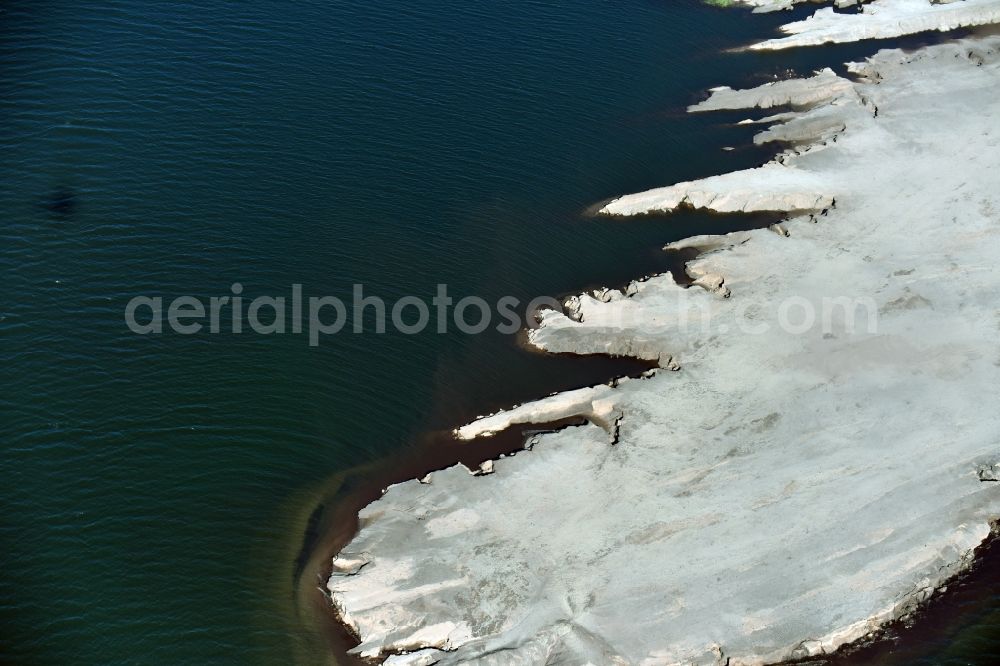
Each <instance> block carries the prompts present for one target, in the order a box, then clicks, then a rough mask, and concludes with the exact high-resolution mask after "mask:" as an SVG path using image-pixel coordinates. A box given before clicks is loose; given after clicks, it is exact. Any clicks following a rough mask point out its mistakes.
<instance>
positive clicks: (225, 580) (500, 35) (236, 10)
mask: <svg viewBox="0 0 1000 666" xmlns="http://www.w3.org/2000/svg"><path fill="white" fill-rule="evenodd" d="M0 12H2V13H0V114H2V115H0V120H2V122H0V155H2V156H3V157H2V159H0V211H2V212H3V222H4V223H3V227H2V230H0V270H2V274H3V279H4V282H3V284H4V287H5V290H4V292H5V296H4V298H3V301H2V304H0V340H2V347H0V365H2V368H3V370H2V377H3V379H2V383H0V410H2V414H3V425H4V426H5V427H4V429H3V440H2V441H3V445H2V446H3V458H2V462H0V473H2V485H0V498H2V502H3V507H4V509H5V510H4V511H3V513H2V518H0V539H2V544H0V552H2V558H3V562H2V564H3V566H2V570H0V621H2V634H0V641H2V643H0V655H2V657H4V661H10V662H13V663H19V664H26V663H39V664H62V663H74V664H108V663H137V664H138V663H155V664H162V663H273V662H275V661H277V660H279V659H285V660H287V659H289V658H292V657H294V658H296V659H298V660H303V661H305V662H313V661H315V660H317V659H318V657H319V655H318V654H316V653H311V654H307V656H305V657H303V655H302V653H301V652H300V651H293V649H292V645H293V643H294V639H295V638H296V637H295V635H294V634H295V633H296V632H298V631H305V629H304V628H301V627H299V626H297V625H296V623H295V622H294V621H291V620H290V619H289V598H290V596H291V594H290V590H291V587H292V582H291V575H290V571H291V568H292V565H291V562H292V560H293V558H294V557H295V554H296V552H297V550H298V548H299V545H300V543H301V540H302V532H303V528H304V522H305V516H307V515H308V514H309V512H310V511H311V509H312V506H313V505H314V503H315V501H316V498H317V497H319V496H321V495H322V494H323V489H324V488H326V487H328V486H329V485H330V483H331V480H332V479H333V478H334V477H336V475H337V474H338V473H340V472H342V471H344V470H346V469H349V468H352V467H355V466H357V465H363V464H367V463H371V462H373V461H377V460H384V459H386V458H390V459H391V458H392V456H398V455H399V454H400V452H402V451H405V450H407V449H409V448H410V447H412V446H413V444H412V442H413V441H414V440H415V438H416V436H417V435H418V433H420V432H422V431H423V430H425V429H427V428H430V427H447V426H448V425H452V424H454V423H455V422H457V421H459V420H461V419H462V418H463V417H466V416H468V415H470V414H474V413H477V412H482V411H486V410H488V409H491V408H493V407H496V406H499V405H502V404H506V403H509V402H511V401H513V400H523V399H525V398H528V397H531V396H533V395H538V394H540V393H543V392H547V391H550V390H554V389H556V388H569V387H572V386H576V385H579V384H580V383H581V382H584V381H595V380H594V379H593V378H592V377H591V376H590V374H588V373H592V372H597V371H596V370H595V371H591V370H581V369H579V368H580V366H579V365H578V364H576V363H575V362H570V361H568V360H567V359H550V358H543V357H539V356H534V355H530V354H526V353H524V352H521V351H520V350H518V349H517V347H516V345H515V343H514V340H513V338H512V336H502V335H498V334H487V335H480V336H474V337H473V336H463V335H461V334H455V333H452V334H448V335H436V334H433V333H426V334H422V335H416V336H404V335H399V334H386V335H378V334H375V333H373V332H370V331H369V332H368V333H365V334H361V335H358V334H353V333H342V334H339V335H337V336H332V337H330V338H328V339H326V340H324V342H323V344H322V346H320V347H319V348H318V349H314V348H310V347H309V346H308V344H307V342H306V340H305V339H304V337H303V336H294V335H283V336H259V335H250V334H244V335H232V334H220V335H208V334H203V335H195V336H190V337H184V336H178V335H163V336H146V337H140V336H136V335H133V334H131V333H129V331H128V330H127V328H126V327H125V324H124V320H123V310H124V307H125V304H126V303H127V301H128V300H129V299H130V298H132V297H133V296H135V295H141V294H146V295H150V296H154V295H161V296H164V297H166V298H167V299H169V298H172V297H174V296H179V295H194V296H198V297H201V298H208V297H210V296H217V295H225V294H227V293H228V291H229V287H230V285H231V284H232V283H233V282H241V283H242V284H243V285H244V286H245V288H246V293H245V295H246V296H247V298H248V299H249V298H252V297H253V296H255V295H260V294H270V295H287V294H288V292H289V289H290V285H291V284H293V283H301V284H303V285H304V288H305V290H306V292H307V293H308V294H316V295H327V294H329V295H339V296H347V295H349V294H350V290H351V285H352V284H354V283H363V284H364V285H365V288H366V291H368V292H369V293H374V294H379V295H381V296H383V297H385V298H388V299H394V298H398V297H400V296H402V295H407V294H413V295H417V296H421V297H425V298H429V297H430V296H432V295H433V294H434V290H435V285H437V284H438V283H447V284H449V285H450V287H451V292H452V293H453V294H454V295H455V296H462V295H467V294H477V295H481V296H484V297H486V298H489V299H495V298H496V297H498V296H500V295H508V294H509V295H513V296H516V297H518V298H520V299H522V301H527V300H529V299H530V298H532V297H534V296H537V295H540V294H550V295H559V294H563V293H566V292H570V291H574V290H578V289H580V288H582V287H585V286H588V285H596V284H606V283H612V284H613V283H620V282H624V281H626V280H627V279H629V278H632V277H637V276H639V275H642V274H647V273H650V272H652V271H658V270H663V269H665V268H666V265H667V264H666V260H665V258H664V257H662V256H661V255H660V253H659V252H658V251H657V250H656V248H658V247H659V246H660V245H662V244H663V243H664V242H667V241H670V240H674V239H677V238H680V237H684V236H687V235H691V234H692V233H703V232H710V231H713V230H721V229H723V228H725V227H726V225H730V224H732V223H733V222H732V221H721V220H718V219H711V218H706V217H704V216H686V217H683V218H677V219H672V220H663V219H658V220H645V221H633V222H627V223H623V222H609V221H594V220H592V219H589V218H588V217H587V216H586V215H585V214H584V211H585V210H586V209H587V208H588V207H589V206H591V205H592V204H594V203H595V202H597V201H599V200H601V199H604V198H607V197H610V196H613V195H616V194H619V193H622V192H628V191H635V190H639V189H643V188H647V187H652V186H656V185H661V184H664V183H667V182H671V181H675V180H681V179H688V178H693V177H698V176H704V175H708V174H711V173H717V172H721V171H724V170H730V169H734V168H742V167H745V166H750V165H754V164H757V163H759V162H760V161H761V160H762V159H764V157H765V154H764V153H760V152H757V151H754V150H750V149H740V150H736V151H732V152H723V151H721V150H720V149H721V147H723V146H727V145H732V146H745V145H747V144H748V140H749V136H750V135H749V131H748V130H746V129H745V128H738V127H735V126H732V125H729V124H726V123H725V122H724V121H726V120H731V119H730V118H726V117H725V116H713V117H689V116H686V115H684V114H683V112H682V111H683V107H684V106H685V105H686V104H688V103H690V102H692V101H694V100H696V99H697V98H698V96H699V94H700V92H699V91H702V90H703V89H705V88H707V87H709V86H711V85H716V84H719V83H730V84H747V83H753V82H759V81H762V80H764V79H765V78H766V77H768V76H771V75H775V74H783V73H784V72H785V71H786V70H787V69H788V68H789V67H793V68H796V69H798V70H800V71H804V72H805V71H809V70H810V69H812V68H813V67H816V66H819V65H820V64H825V63H828V62H829V63H831V64H833V63H838V62H841V61H843V60H844V58H846V57H856V56H857V55H859V54H863V53H866V52H869V51H870V50H872V49H871V47H870V46H864V47H851V48H844V49H836V50H833V49H828V50H824V51H822V52H819V51H817V52H807V53H802V54H796V55H794V56H790V55H788V54H782V55H780V56H774V55H758V54H741V55H733V54H729V55H721V52H722V51H723V50H724V49H726V48H729V47H731V46H736V45H739V44H742V43H745V42H747V41H749V40H750V39H752V38H754V37H759V36H762V35H765V34H767V33H768V32H769V31H770V30H772V29H773V27H774V26H776V25H777V24H778V23H779V22H780V21H782V20H787V18H788V17H787V15H786V16H780V17H779V16H768V17H753V18H750V17H749V15H748V14H746V13H744V12H739V11H725V10H719V9H713V8H709V7H705V6H703V5H701V4H700V3H698V2H696V1H694V0H690V1H666V0H663V1H653V0H642V1H635V2H610V1H599V0H585V1H582V2H581V1H577V2H569V1H568V0H564V1H552V2H542V1H541V0H536V1H529V0H520V1H512V2H507V3H499V2H492V1H486V0H463V1H461V2H460V1H457V0H443V1H441V2H435V3H420V4H411V3H400V2H389V1H381V2H371V3H348V2H340V1H328V2H318V1H308V2H298V3H295V4H280V5H279V4H276V3H269V2H263V1H260V0H257V1H250V2H245V3H239V4H236V3H173V2H170V3H168V2H128V3H126V2H107V3H101V4H97V3H90V2H77V3H46V2H33V3H27V2H9V3H5V4H4V5H2V6H0ZM977 612H980V611H977ZM982 612H986V611H982ZM966 624H968V623H966ZM963 626H965V625H963ZM974 626H979V625H974ZM977 631H978V630H977ZM981 633H982V631H980V634H981ZM991 645H994V646H995V644H991ZM929 649H930V651H931V652H932V653H933V649H935V648H933V647H932V648H929ZM981 652H982V649H981V647H977V648H976V652H975V653H976V654H979V653H981ZM922 654H926V651H925V653H922ZM934 654H937V653H934ZM968 654H971V653H968V652H962V653H961V654H960V655H959V656H958V657H957V658H958V659H969V657H968ZM928 658H929V659H932V661H931V662H930V663H934V661H933V656H932V657H928ZM956 663H966V661H959V662H956ZM979 663H990V662H988V661H980V662H979Z"/></svg>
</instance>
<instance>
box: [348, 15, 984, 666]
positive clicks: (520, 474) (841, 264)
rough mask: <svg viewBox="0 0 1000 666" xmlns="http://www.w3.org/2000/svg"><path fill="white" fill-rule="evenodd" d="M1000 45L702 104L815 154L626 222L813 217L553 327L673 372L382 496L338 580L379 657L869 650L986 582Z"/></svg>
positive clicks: (739, 659) (556, 332) (561, 658)
mask: <svg viewBox="0 0 1000 666" xmlns="http://www.w3.org/2000/svg"><path fill="white" fill-rule="evenodd" d="M972 2H973V0H966V4H972ZM998 53H1000V39H996V38H987V39H979V40H975V41H972V40H964V41H957V42H953V43H949V44H944V45H939V46H933V47H928V48H925V49H922V50H921V51H919V52H917V53H913V54H907V53H903V52H900V51H884V52H881V53H880V54H878V55H877V56H875V57H873V58H872V59H871V60H870V61H868V62H866V63H861V64H857V65H854V66H852V71H853V72H854V73H855V74H856V75H857V76H858V77H859V78H858V80H856V81H848V80H846V79H841V78H838V77H836V75H834V74H833V73H832V72H829V71H825V72H821V73H819V74H817V77H821V81H820V82H821V84H822V85H817V78H816V77H812V78H810V79H806V80H803V81H799V82H783V83H781V84H773V85H770V86H765V87H762V88H757V89H754V90H751V91H744V92H739V91H732V90H729V89H717V90H716V91H715V92H714V94H713V95H712V97H711V98H710V99H709V100H708V101H707V102H706V103H705V104H704V105H700V106H702V108H701V109H699V110H709V109H712V108H735V107H739V106H757V107H770V106H774V105H777V104H788V103H791V104H794V105H795V106H796V107H797V111H795V112H794V113H785V114H781V115H780V116H777V117H775V118H774V119H773V122H775V123H776V126H775V127H772V128H770V129H769V130H767V133H768V134H767V135H766V137H767V138H770V139H785V140H790V141H793V142H794V143H795V144H796V147H794V148H792V149H789V150H788V151H786V152H785V153H783V154H782V155H780V156H779V157H778V158H777V159H776V160H775V161H774V162H773V163H771V164H768V165H766V166H765V167H762V168H760V169H755V170H750V171H745V172H739V173H736V174H729V175H725V176H718V177H714V178H708V179H705V180H703V181H697V182H692V183H682V184H678V185H676V186H674V187H672V188H664V189H662V190H658V191H654V192H655V193H646V194H644V195H638V197H631V198H630V197H623V198H622V199H619V200H618V201H616V202H613V203H612V204H609V206H608V210H607V212H608V213H613V214H635V213H641V212H644V211H650V210H670V209H671V208H674V207H676V206H677V205H681V204H684V205H692V206H701V207H705V208H711V209H714V210H784V211H788V213H789V220H788V221H787V222H786V223H784V224H783V225H782V227H781V228H779V229H775V230H767V229H763V230H758V231H750V232H741V233H738V234H732V235H729V236H723V237H711V238H699V239H692V240H691V241H688V242H687V243H685V245H688V246H694V247H699V248H702V249H703V250H704V253H703V254H702V255H701V256H700V257H699V258H698V259H697V260H695V261H694V262H692V263H691V264H690V266H689V272H690V273H691V274H692V275H693V276H695V277H696V278H697V280H696V282H695V285H694V286H692V287H691V288H687V289H685V288H683V287H681V286H679V285H677V284H676V283H675V282H674V280H673V278H672V277H671V276H670V275H669V274H667V275H661V276H656V277H653V278H651V279H648V280H644V281H641V282H636V283H633V284H632V285H630V286H629V287H628V288H626V289H625V290H624V291H614V290H611V291H607V290H605V291H601V292H599V293H597V294H581V295H580V296H579V297H577V298H576V299H572V300H571V302H570V303H569V307H568V308H567V309H566V311H565V312H555V311H551V312H548V313H547V314H546V315H545V317H544V321H543V325H542V327H541V328H540V329H538V330H536V331H533V332H532V334H531V338H530V339H531V342H532V343H533V344H535V345H536V346H538V347H539V348H541V349H545V350H549V351H573V352H576V353H583V354H587V353H601V354H604V353H615V354H625V355H634V356H639V357H642V358H651V359H659V360H660V364H661V365H662V366H664V368H663V369H662V370H658V371H655V372H652V373H649V376H646V377H644V378H637V379H631V380H627V381H621V382H616V383H614V385H612V386H597V387H592V388H589V389H581V390H579V391H572V392H568V393H564V394H558V395H556V396H552V397H549V398H546V399H543V400H540V401H538V402H534V403H528V404H526V405H523V406H521V407H518V408H515V409H512V410H509V411H506V412H502V413H500V414H496V415H493V416H490V417H486V418H484V419H481V420H479V421H476V422H474V423H472V424H469V425H468V426H465V427H463V428H461V429H460V430H459V431H458V433H457V434H458V435H459V436H460V437H462V438H465V439H468V440H470V442H469V444H468V445H469V446H476V443H475V440H476V439H477V438H478V437H481V436H486V435H488V434H489V433H493V432H496V431H498V430H501V429H503V428H505V427H508V426H509V425H511V424H516V423H530V422H548V421H553V420H557V419H562V418H567V417H572V416H583V417H585V418H587V419H588V423H587V424H586V425H583V426H575V427H568V428H565V429H562V430H559V431H557V432H553V433H548V434H543V435H537V436H535V437H534V438H533V439H532V440H531V442H530V443H529V449H528V450H525V451H523V452H519V453H518V454H517V455H515V456H508V457H505V458H502V459H500V460H497V461H495V463H494V464H493V465H492V466H489V468H488V469H485V470H477V474H475V475H473V474H472V473H471V472H470V470H468V469H466V468H465V467H463V466H461V465H458V466H455V467H452V468H449V469H446V470H443V471H440V472H436V473H434V474H433V475H431V476H430V477H429V478H424V479H421V480H419V481H418V480H413V481H410V482H406V483H402V484H398V485H395V486H392V487H391V488H389V489H388V491H387V492H386V493H385V494H384V496H383V497H382V498H381V499H379V500H378V501H376V502H374V503H372V504H371V505H369V506H368V507H367V508H366V509H365V510H364V511H363V512H362V513H361V529H360V531H359V533H358V535H357V536H356V537H355V538H354V540H353V541H352V542H351V543H350V544H349V545H348V546H347V548H345V550H344V551H343V552H342V553H341V554H340V556H338V558H337V559H336V560H335V562H334V574H333V575H332V576H331V578H330V581H329V591H330V594H331V598H332V600H333V603H334V605H335V607H336V608H337V609H338V611H339V613H340V615H341V617H342V619H343V621H344V622H345V623H346V624H347V625H349V626H350V627H351V628H352V630H353V631H354V632H356V633H357V634H358V636H359V637H360V639H361V644H360V646H359V647H358V648H357V651H358V652H359V653H361V654H364V655H367V656H371V657H377V658H384V657H389V662H388V663H393V664H432V663H438V664H453V663H482V664H547V663H571V664H586V663H591V664H599V665H601V664H616V663H617V664H649V665H652V664H676V663H686V664H687V663H689V664H723V663H729V664H731V665H736V664H763V663H772V662H777V661H781V660H785V659H789V658H792V657H800V656H806V655H815V654H821V653H824V652H831V651H833V650H835V649H836V648H837V647H838V646H840V645H842V644H844V643H846V642H850V641H853V640H855V639H858V638H860V637H862V636H865V635H867V634H869V633H870V632H872V631H873V630H874V629H875V628H877V627H878V626H879V625H880V624H882V623H884V622H887V621H889V620H891V619H893V618H896V617H898V616H900V615H901V614H905V613H908V612H910V611H912V610H913V608H914V607H915V606H917V605H918V604H919V603H921V602H922V601H924V600H926V599H927V598H928V597H930V596H931V595H933V594H934V592H935V590H937V589H938V588H939V587H940V586H941V585H942V584H943V583H944V581H946V580H947V579H948V578H949V577H951V576H952V575H953V574H955V573H956V572H957V571H960V570H961V569H962V568H963V567H965V566H966V565H967V563H968V561H969V558H970V556H971V553H972V550H973V549H974V548H975V547H976V546H977V545H978V544H980V543H981V542H982V541H983V540H984V539H985V538H986V536H987V535H988V534H989V532H990V524H991V520H993V519H994V518H995V517H997V516H1000V485H998V484H997V483H996V482H995V481H993V480H992V479H994V478H997V477H998V474H997V469H1000V417H997V416H996V415H995V410H994V409H993V404H994V403H995V402H996V398H997V388H996V387H997V386H1000V351H998V349H1000V347H998V345H997V343H996V340H997V337H998V335H1000V310H998V307H997V303H1000V272H997V271H996V270H995V268H994V264H995V261H996V257H997V256H1000V192H998V191H997V188H996V187H995V176H994V174H995V173H997V170H998V169H1000V129H998V128H1000V122H998V120H1000V96H998V95H997V93H996V91H997V90H998V87H997V86H998V83H1000V55H998ZM623 202H624V203H623ZM824 211H825V214H824ZM664 223H665V224H669V222H664ZM775 231H778V232H780V233H775ZM789 303H792V304H795V305H794V306H793V307H791V308H789V307H788V304H789ZM826 303H832V304H833V306H831V309H830V312H829V313H828V316H827V315H826V314H823V313H822V312H821V309H822V308H824V307H825V305H823V304H826ZM838 304H839V305H838ZM809 305H811V306H812V308H813V311H814V314H815V315H816V321H815V322H814V323H813V325H811V326H806V325H804V324H805V323H806V322H805V321H804V319H807V318H808V317H806V314H805V313H807V312H808V309H809V308H808V307H807V306H809ZM783 308H784V314H785V316H784V317H783V315H782V311H783ZM836 308H840V309H836ZM873 315H874V319H875V326H874V327H872V326H871V325H870V324H871V318H872V316H873ZM783 320H785V321H784V324H785V325H781V322H782V321H783ZM824 322H825V323H824ZM678 367H680V368H681V370H680V371H679V372H671V371H669V369H676V368H678ZM668 368H669V369H668ZM483 472H488V473H483ZM402 653H408V654H402ZM727 660H728V661H727Z"/></svg>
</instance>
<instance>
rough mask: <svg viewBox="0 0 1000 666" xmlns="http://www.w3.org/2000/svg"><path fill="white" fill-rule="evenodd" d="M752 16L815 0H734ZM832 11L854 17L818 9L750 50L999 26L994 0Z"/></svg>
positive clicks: (879, 2)
mask: <svg viewBox="0 0 1000 666" xmlns="http://www.w3.org/2000/svg"><path fill="white" fill-rule="evenodd" d="M736 1H737V2H738V3H740V4H743V5H748V6H750V7H753V8H754V11H756V12H771V11H777V10H781V9H790V8H791V7H792V5H795V4H799V3H802V2H807V1H811V2H819V1H821V0H736ZM833 4H835V5H836V6H837V7H841V8H846V7H854V6H859V5H860V9H861V12H860V13H856V14H855V13H847V12H837V11H834V9H833V8H832V7H823V8H821V9H818V10H816V13H815V14H813V15H812V16H810V17H809V18H807V19H805V20H803V21H796V22H794V23H789V24H788V25H785V26H782V28H781V31H782V32H784V33H786V34H787V35H788V36H787V37H779V38H777V39H769V40H767V41H764V42H760V43H759V44H754V45H753V46H751V47H750V48H752V49H756V50H763V51H769V50H778V49H787V48H792V47H796V46H815V45H817V44H826V43H831V42H834V43H843V42H856V41H860V40H863V39H889V38H892V37H901V36H903V35H914V34H916V33H918V32H926V31H929V30H939V31H941V32H945V31H948V30H955V29H957V28H964V27H973V26H979V25H989V24H992V23H997V22H1000V0H872V1H871V2H868V3H865V4H862V3H860V2H857V0H837V2H835V3H833Z"/></svg>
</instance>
